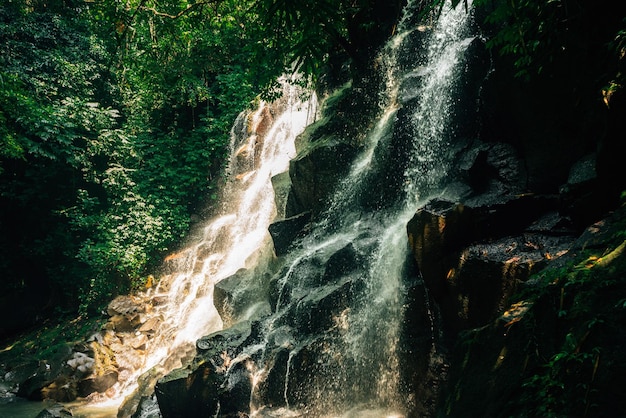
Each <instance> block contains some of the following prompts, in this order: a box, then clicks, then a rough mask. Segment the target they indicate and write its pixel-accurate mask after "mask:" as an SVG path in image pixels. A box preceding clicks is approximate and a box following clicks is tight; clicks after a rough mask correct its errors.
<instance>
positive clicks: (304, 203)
mask: <svg viewBox="0 0 626 418" xmlns="http://www.w3.org/2000/svg"><path fill="white" fill-rule="evenodd" d="M357 151H358V149H357V147H356V146H354V145H352V144H350V143H347V142H343V140H342V139H341V138H340V137H337V136H333V135H329V136H326V137H324V138H323V139H318V140H317V141H315V142H313V143H311V144H310V145H309V146H308V148H307V149H306V150H305V151H303V152H301V153H298V156H297V157H296V158H294V159H293V160H291V162H290V163H289V176H290V177H291V183H292V187H291V190H290V192H289V197H288V199H287V205H286V212H285V216H286V217H288V218H289V217H291V216H294V215H297V214H300V213H303V212H307V211H311V213H313V214H316V213H319V212H320V211H321V210H322V208H323V207H324V205H325V202H326V201H327V199H328V197H329V196H330V194H331V193H332V192H333V190H334V188H335V185H336V184H337V182H338V181H339V179H340V178H341V177H342V176H343V175H344V174H345V173H346V172H347V170H348V169H349V167H350V163H351V162H352V160H353V159H354V157H355V156H356V154H357Z"/></svg>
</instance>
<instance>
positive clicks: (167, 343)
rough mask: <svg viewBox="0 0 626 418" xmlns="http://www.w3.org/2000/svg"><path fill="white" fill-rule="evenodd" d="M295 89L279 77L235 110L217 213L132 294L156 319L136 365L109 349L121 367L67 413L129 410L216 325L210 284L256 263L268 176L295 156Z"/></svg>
mask: <svg viewBox="0 0 626 418" xmlns="http://www.w3.org/2000/svg"><path fill="white" fill-rule="evenodd" d="M302 95H303V92H302V91H301V90H300V89H297V88H295V87H292V86H289V85H288V84H286V83H285V84H284V96H283V98H282V99H281V100H280V101H279V102H276V103H265V102H261V104H260V106H259V108H258V109H257V110H256V111H255V112H253V113H249V112H248V113H243V114H242V115H240V120H238V122H239V123H240V125H241V122H244V123H243V124H242V125H243V128H242V129H240V130H236V129H233V132H232V142H233V143H232V148H233V150H236V151H235V152H233V155H232V157H231V161H230V166H229V178H228V183H227V185H226V187H225V190H224V192H223V194H224V196H223V199H222V201H223V205H222V208H221V210H220V213H218V214H217V216H216V217H215V218H214V219H212V220H210V221H209V222H208V223H207V224H206V226H205V227H204V228H203V230H202V231H201V232H202V233H201V236H200V239H199V240H198V242H197V243H196V244H194V245H191V246H189V247H188V248H187V249H185V250H183V251H181V252H180V253H178V254H173V255H171V256H170V257H168V258H167V260H166V262H167V263H168V265H169V266H170V267H169V268H170V269H171V268H172V266H175V270H176V271H175V272H173V273H171V274H169V275H167V276H165V277H162V278H161V279H160V282H159V283H158V285H157V286H156V287H155V288H153V289H150V290H148V291H147V292H146V293H145V294H143V295H140V297H141V298H143V299H144V302H143V303H144V304H145V305H148V306H152V307H153V308H151V310H150V312H149V315H148V314H146V318H144V320H145V321H146V322H147V321H148V320H149V319H150V318H157V319H158V324H159V325H158V328H157V329H156V330H155V333H154V334H155V335H154V336H153V337H152V338H151V339H149V340H148V342H147V344H146V348H145V352H144V353H140V352H137V355H141V358H138V359H134V362H137V363H140V364H141V367H139V368H136V369H134V368H133V367H132V366H131V365H127V364H124V363H123V362H122V361H121V357H120V356H117V360H118V363H120V364H119V367H120V368H121V369H127V370H126V372H125V374H122V373H120V376H121V377H120V380H119V381H118V383H117V384H116V385H115V386H114V387H113V389H112V390H110V391H108V392H114V393H115V394H114V395H113V396H111V398H101V399H99V402H95V403H92V404H90V405H86V406H81V407H79V408H77V409H76V410H75V414H78V416H97V415H96V414H102V416H115V415H116V413H112V411H113V410H115V411H117V409H118V407H119V406H120V405H121V404H122V402H124V401H125V400H126V402H131V407H130V409H131V410H132V409H134V407H132V404H133V403H135V404H136V403H137V401H138V398H139V396H140V395H141V393H136V391H137V388H138V385H139V386H140V387H139V392H142V391H147V393H150V392H151V387H152V386H153V385H154V383H155V382H156V379H157V378H158V377H160V376H163V375H165V374H166V373H168V372H169V371H171V370H172V369H174V368H177V367H181V366H182V365H184V364H185V362H187V361H190V360H191V358H192V357H193V355H194V353H195V341H196V340H197V339H198V338H200V337H202V336H204V335H207V334H209V333H211V332H214V331H217V330H219V329H221V328H222V319H221V318H220V316H219V314H218V312H217V310H216V309H215V307H214V305H213V287H214V284H215V283H217V282H219V281H220V280H222V279H224V278H226V277H229V276H230V275H232V274H233V273H235V272H236V271H238V270H239V269H241V268H244V267H249V266H251V265H255V264H258V263H259V262H260V260H259V259H258V257H260V256H262V255H263V254H264V251H260V249H261V248H262V247H265V246H267V245H268V244H269V242H270V236H269V233H268V226H269V224H270V223H271V222H272V221H273V218H274V217H275V216H276V208H275V203H274V193H273V188H272V184H271V178H272V176H274V175H276V174H279V173H281V172H284V171H286V170H287V169H288V167H289V161H290V159H291V158H293V157H294V156H295V146H294V139H295V137H296V136H297V135H298V134H299V133H300V132H302V131H303V130H304V128H305V126H306V125H307V124H309V123H311V122H312V121H313V118H314V117H315V115H316V105H317V104H316V99H315V96H314V95H313V96H312V97H311V98H310V99H308V100H306V101H301V99H300V97H302ZM242 133H243V134H244V135H243V137H242V135H241V134H242ZM154 301H158V302H154ZM116 354H117V353H116ZM122 377H124V378H122ZM139 382H143V383H139ZM142 385H146V386H145V387H143V386H142ZM135 407H136V405H135ZM98 411H99V412H98Z"/></svg>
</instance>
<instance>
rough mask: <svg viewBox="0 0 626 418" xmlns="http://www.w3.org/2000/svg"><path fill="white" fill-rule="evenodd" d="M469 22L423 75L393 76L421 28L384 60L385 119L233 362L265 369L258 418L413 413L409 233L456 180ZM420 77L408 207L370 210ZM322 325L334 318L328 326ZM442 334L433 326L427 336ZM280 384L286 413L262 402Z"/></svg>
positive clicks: (424, 65)
mask: <svg viewBox="0 0 626 418" xmlns="http://www.w3.org/2000/svg"><path fill="white" fill-rule="evenodd" d="M468 20H469V19H468V13H467V12H466V11H465V10H464V9H463V8H462V7H459V8H457V9H456V10H451V11H448V10H446V9H444V12H443V14H442V16H441V18H440V19H439V21H438V23H437V25H436V26H435V27H434V28H433V29H432V31H431V35H430V37H429V38H428V41H427V47H426V50H427V55H426V58H425V61H421V60H420V59H418V58H416V63H417V64H419V65H420V68H419V69H412V70H410V71H409V72H408V73H407V72H405V73H402V72H399V71H398V70H397V68H396V66H395V62H396V59H397V58H396V54H398V53H401V52H400V51H401V47H402V44H403V42H404V40H405V39H407V38H409V37H410V33H411V32H412V31H414V30H417V29H416V28H411V27H403V26H402V25H401V26H400V28H401V29H404V31H402V30H401V31H400V32H399V34H398V35H397V36H396V37H395V38H394V39H392V40H391V41H390V43H389V45H388V47H387V48H386V50H385V51H384V54H385V56H384V57H382V61H383V62H385V63H388V64H387V71H388V73H387V83H386V86H387V91H386V94H385V96H386V99H385V100H383V108H382V109H381V112H380V114H381V117H380V119H379V120H378V122H377V123H376V124H375V126H374V128H373V129H372V130H371V132H369V134H368V135H367V141H366V144H365V145H364V147H363V151H362V153H361V155H359V156H358V157H357V158H356V159H355V161H354V164H353V166H352V167H351V169H350V171H349V174H348V175H347V176H346V177H345V178H344V179H343V180H342V181H341V182H340V184H339V185H338V187H337V190H336V192H335V194H334V195H333V196H332V198H331V199H330V200H329V202H328V209H327V210H326V211H325V212H324V213H323V214H322V216H321V217H320V218H319V220H317V222H316V223H315V224H314V225H313V227H312V231H311V232H310V233H309V234H308V235H307V236H306V237H305V238H303V239H302V240H301V241H300V242H298V243H297V245H296V249H295V250H293V251H291V252H290V253H289V254H288V255H286V256H285V257H284V267H283V268H282V270H281V271H280V272H279V273H278V274H277V275H276V276H275V277H274V278H273V280H274V282H275V283H276V288H277V291H278V296H277V302H276V306H275V307H274V309H273V311H274V313H273V315H272V316H270V317H269V319H266V320H264V322H263V331H262V334H263V337H262V341H261V342H260V343H257V344H255V345H254V346H251V347H248V348H246V349H244V350H242V352H241V354H240V355H239V356H238V357H237V358H235V359H234V360H233V361H232V362H231V365H232V366H231V367H233V369H236V367H235V366H234V365H236V364H238V363H243V362H246V364H248V365H250V364H252V366H248V367H252V368H253V370H255V373H254V376H255V377H254V378H253V384H252V396H251V398H252V400H253V402H252V403H251V407H250V414H251V415H252V416H257V417H279V416H280V417H288V416H316V417H325V416H328V417H331V416H332V417H336V416H343V417H352V416H355V417H356V416H358V417H361V416H376V417H381V416H384V417H395V416H403V415H404V414H405V413H406V411H407V407H408V405H407V399H406V397H405V396H404V395H403V392H402V388H401V385H402V377H401V374H402V372H401V370H400V369H401V367H402V366H401V364H400V360H399V356H398V350H399V349H400V348H399V345H400V334H401V327H402V323H403V305H404V297H405V294H406V289H405V288H404V278H405V276H406V268H407V266H406V264H405V263H406V260H407V255H408V247H407V240H406V232H405V228H406V224H407V222H408V221H409V219H410V218H411V216H412V215H413V214H414V212H415V209H416V208H417V207H419V205H420V202H422V201H425V199H426V198H428V197H429V196H431V195H433V194H436V193H438V192H439V191H440V190H439V184H440V182H441V180H442V179H444V178H445V176H446V175H447V166H448V164H449V157H448V156H447V153H446V148H447V145H448V144H447V141H448V140H449V138H450V136H451V135H453V129H452V127H451V126H450V124H449V123H448V122H449V121H448V119H449V118H450V115H451V109H452V107H453V103H454V99H455V91H456V87H455V83H456V79H457V77H458V75H459V67H460V66H459V63H461V62H462V54H463V51H464V50H465V48H466V47H467V45H468V44H469V42H470V41H471V40H472V39H473V38H472V37H471V36H468V35H467V33H466V32H467V31H466V29H467V22H468ZM403 21H404V20H403ZM416 72H419V81H418V83H416V84H417V87H414V88H415V89H416V92H415V93H414V95H415V97H416V101H417V106H415V110H414V111H413V113H412V114H411V115H410V118H409V121H408V122H405V123H409V124H410V126H409V127H408V129H409V130H410V132H411V136H412V138H413V139H414V140H413V142H412V146H411V149H410V152H409V155H408V156H407V158H408V160H409V162H410V163H409V165H408V168H407V169H406V170H405V172H404V173H403V175H404V181H403V183H404V187H403V189H402V191H401V194H402V197H401V198H400V199H399V203H398V204H397V205H393V206H391V207H387V208H378V209H376V210H372V209H371V208H368V206H367V205H362V204H361V203H362V202H361V201H360V200H361V199H360V196H362V195H363V193H364V192H365V191H366V190H367V189H368V188H369V187H371V185H370V184H369V182H368V178H369V177H368V170H370V168H371V166H372V162H373V159H374V158H376V155H377V153H376V150H377V148H379V147H385V146H387V145H388V142H389V141H390V137H392V136H393V132H394V130H395V129H398V127H397V126H395V125H396V123H398V122H397V111H398V108H399V107H400V106H401V104H400V103H399V102H400V98H399V92H400V90H401V84H402V83H403V82H405V81H406V80H407V79H410V78H415V76H416ZM403 129H405V131H406V129H407V127H404V128H403ZM334 259H340V260H341V261H340V263H341V268H339V272H335V271H333V270H332V268H329V267H328V266H329V265H334V261H333V260H334ZM329 271H330V273H329ZM329 299H332V303H331V305H328V300H329ZM319 316H330V318H328V319H329V321H330V322H328V321H325V319H323V318H319ZM433 331H434V330H433V329H432V327H431V329H430V330H425V331H424V332H426V333H428V332H433ZM285 351H287V352H288V354H287V360H286V364H285V366H284V370H283V371H282V372H281V373H282V375H280V376H276V375H275V374H273V373H272V371H273V370H272V369H273V368H276V367H277V366H276V363H277V362H278V360H277V359H278V358H280V356H281V353H283V354H284V353H285ZM311 358H313V359H314V360H310V359H311ZM271 379H275V380H277V381H279V382H281V384H282V389H281V390H282V394H281V396H282V398H283V399H278V400H276V401H274V402H273V403H274V404H275V403H282V404H283V405H282V406H280V407H279V408H277V407H275V406H273V405H271V404H270V402H267V398H268V395H267V394H265V397H264V396H263V395H262V394H263V393H267V392H268V391H270V390H269V389H268V386H271V385H272V384H271V383H268V382H267V381H266V380H271ZM303 381H304V382H305V383H304V384H303V383H302V382H303ZM270 397H271V396H270ZM264 399H265V400H266V402H265V403H264V402H263V400H264Z"/></svg>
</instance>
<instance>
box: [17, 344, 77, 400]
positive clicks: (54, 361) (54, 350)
mask: <svg viewBox="0 0 626 418" xmlns="http://www.w3.org/2000/svg"><path fill="white" fill-rule="evenodd" d="M40 356H42V357H45V358H44V359H43V360H40V361H39V362H38V363H37V368H36V370H34V371H32V374H31V375H30V377H28V378H27V379H26V380H24V381H22V382H21V383H20V385H19V390H18V391H17V395H18V396H21V397H24V398H27V399H30V400H42V399H44V396H45V395H44V393H43V389H44V388H45V387H47V386H49V385H51V384H52V383H53V382H55V380H57V379H60V380H61V381H62V382H63V383H60V384H59V385H58V386H59V387H60V386H63V385H64V384H65V382H66V381H67V378H68V375H69V372H70V368H69V366H68V365H67V364H66V362H67V361H68V360H69V359H70V357H71V356H72V349H71V347H70V346H69V345H67V344H59V345H57V346H54V347H50V348H48V349H47V350H46V352H45V354H44V355H42V354H40ZM51 393H55V392H51ZM66 393H71V392H61V393H60V396H63V397H66ZM52 399H54V398H52Z"/></svg>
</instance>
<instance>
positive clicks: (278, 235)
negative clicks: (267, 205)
mask: <svg viewBox="0 0 626 418" xmlns="http://www.w3.org/2000/svg"><path fill="white" fill-rule="evenodd" d="M310 222H311V212H308V211H307V212H303V213H300V214H297V215H295V216H292V217H290V218H287V219H283V220H279V221H276V222H274V223H272V224H271V225H270V226H269V232H270V235H271V236H272V241H273V242H274V252H275V253H276V255H277V256H281V255H285V254H286V253H287V251H288V250H289V248H290V247H291V245H292V244H293V242H294V241H295V240H296V239H298V238H299V237H302V236H304V234H305V233H306V227H307V226H308V225H309V223H310Z"/></svg>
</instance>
